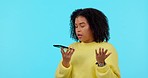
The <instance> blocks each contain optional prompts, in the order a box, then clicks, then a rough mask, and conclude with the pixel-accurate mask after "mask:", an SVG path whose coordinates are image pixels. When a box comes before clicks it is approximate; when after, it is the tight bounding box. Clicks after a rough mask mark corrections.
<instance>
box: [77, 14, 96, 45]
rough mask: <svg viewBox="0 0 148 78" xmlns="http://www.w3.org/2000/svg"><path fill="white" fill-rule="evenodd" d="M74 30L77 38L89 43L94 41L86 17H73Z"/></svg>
mask: <svg viewBox="0 0 148 78" xmlns="http://www.w3.org/2000/svg"><path fill="white" fill-rule="evenodd" d="M75 32H76V35H77V37H78V39H79V40H80V41H82V42H85V43H89V42H92V41H94V37H93V32H92V30H91V29H90V26H89V24H88V22H87V19H86V18H85V17H83V16H78V17H77V18H75Z"/></svg>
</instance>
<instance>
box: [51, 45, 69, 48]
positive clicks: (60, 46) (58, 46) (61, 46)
mask: <svg viewBox="0 0 148 78" xmlns="http://www.w3.org/2000/svg"><path fill="white" fill-rule="evenodd" d="M53 46H54V47H57V48H68V47H67V46H63V45H53Z"/></svg>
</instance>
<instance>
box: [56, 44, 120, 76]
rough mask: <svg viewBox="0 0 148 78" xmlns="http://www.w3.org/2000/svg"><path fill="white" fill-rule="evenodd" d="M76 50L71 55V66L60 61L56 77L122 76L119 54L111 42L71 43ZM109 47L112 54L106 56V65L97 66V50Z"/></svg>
mask: <svg viewBox="0 0 148 78" xmlns="http://www.w3.org/2000/svg"><path fill="white" fill-rule="evenodd" d="M70 47H72V48H74V49H75V51H74V53H73V55H72V57H71V61H70V67H68V68H66V67H64V66H63V65H62V62H60V63H59V66H58V68H57V70H56V74H55V77H56V78H120V72H119V68H118V55H117V52H116V50H115V48H114V47H113V45H111V44H110V43H107V42H101V43H97V42H91V43H84V42H75V43H73V44H71V45H70ZM100 47H101V48H104V49H108V52H111V55H110V56H109V57H107V58H106V60H105V63H106V65H105V66H103V67H99V66H97V65H96V64H95V63H96V53H95V50H96V49H97V50H98V49H99V48H100Z"/></svg>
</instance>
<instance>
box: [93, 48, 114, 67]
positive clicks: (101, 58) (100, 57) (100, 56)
mask: <svg viewBox="0 0 148 78" xmlns="http://www.w3.org/2000/svg"><path fill="white" fill-rule="evenodd" d="M107 51H108V50H107V49H106V50H104V48H99V50H98V51H97V50H95V52H96V60H97V62H98V63H104V64H105V59H106V58H107V57H108V56H109V55H110V54H111V53H108V54H107Z"/></svg>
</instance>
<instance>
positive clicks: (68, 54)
mask: <svg viewBox="0 0 148 78" xmlns="http://www.w3.org/2000/svg"><path fill="white" fill-rule="evenodd" d="M73 52H74V49H73V48H68V49H67V50H66V52H65V51H64V48H61V53H62V58H63V61H62V64H63V66H64V67H66V68H68V67H69V66H70V64H69V62H70V60H71V56H72V54H73Z"/></svg>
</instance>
